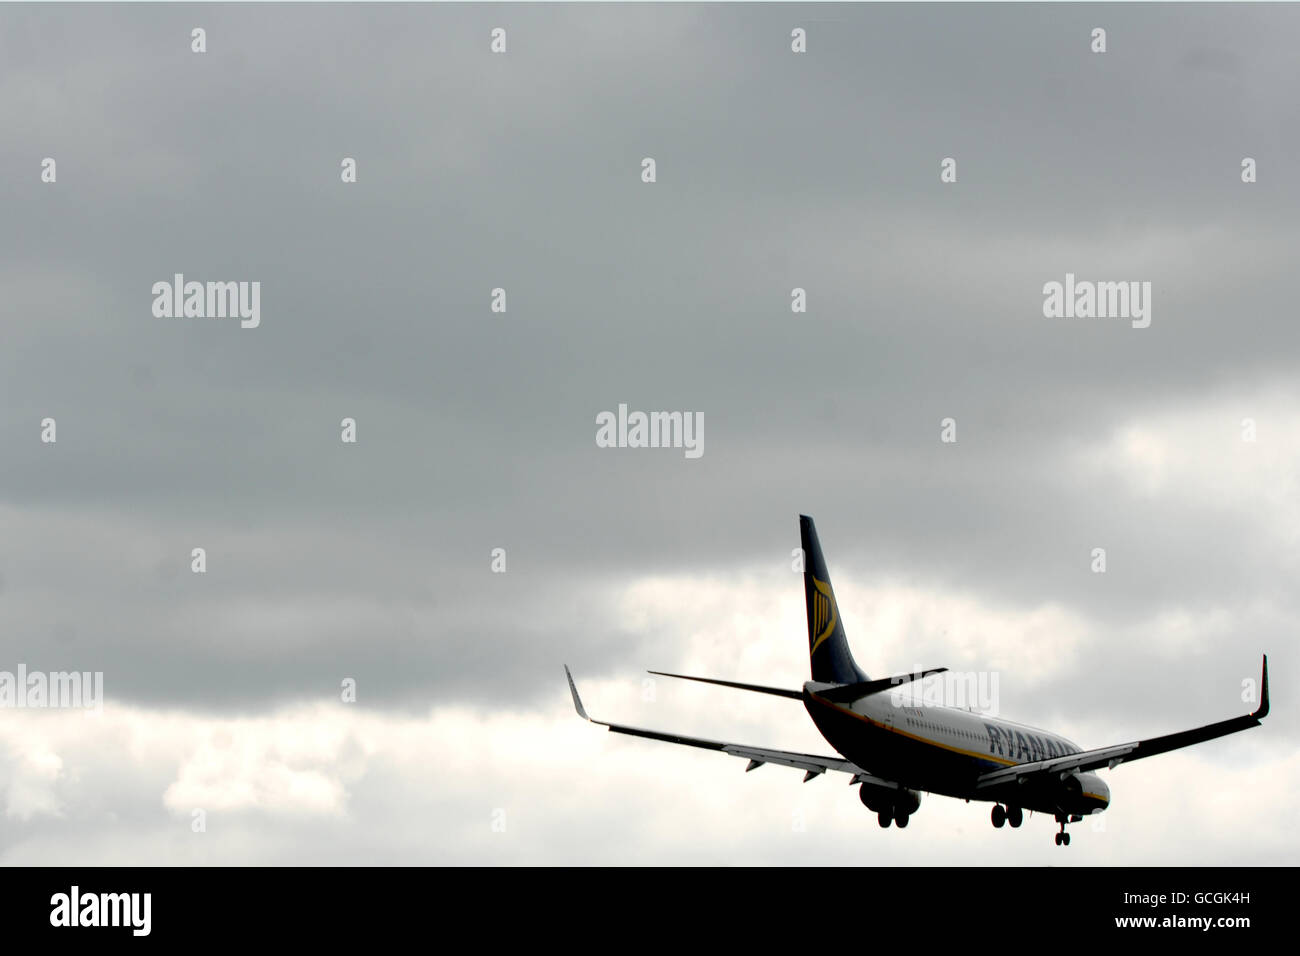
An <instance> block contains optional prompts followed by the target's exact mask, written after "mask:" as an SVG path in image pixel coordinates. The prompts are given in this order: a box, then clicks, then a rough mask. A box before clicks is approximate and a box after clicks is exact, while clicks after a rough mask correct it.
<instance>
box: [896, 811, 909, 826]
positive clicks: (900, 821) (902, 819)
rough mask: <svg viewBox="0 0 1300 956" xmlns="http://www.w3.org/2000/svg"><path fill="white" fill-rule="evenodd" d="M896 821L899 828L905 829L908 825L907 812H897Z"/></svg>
mask: <svg viewBox="0 0 1300 956" xmlns="http://www.w3.org/2000/svg"><path fill="white" fill-rule="evenodd" d="M894 823H895V824H897V826H898V829H900V830H901V829H903V827H905V826H907V814H906V813H895V814H894Z"/></svg>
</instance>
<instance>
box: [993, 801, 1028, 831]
mask: <svg viewBox="0 0 1300 956" xmlns="http://www.w3.org/2000/svg"><path fill="white" fill-rule="evenodd" d="M992 816H993V825H994V826H995V827H997V828H999V829H1001V828H1002V825H1003V824H1004V823H1010V824H1011V826H1012V827H1013V828H1015V827H1018V826H1020V824H1022V823H1024V822H1025V814H1024V811H1023V810H1021V809H1020V808H1019V807H1004V806H1002V804H1000V803H995V804H993V814H992Z"/></svg>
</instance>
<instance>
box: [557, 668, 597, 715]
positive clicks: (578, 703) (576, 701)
mask: <svg viewBox="0 0 1300 956" xmlns="http://www.w3.org/2000/svg"><path fill="white" fill-rule="evenodd" d="M564 676H565V677H567V678H569V693H571V694H573V706H574V709H575V710H577V712H578V716H579V717H581V718H582V719H583V720H591V718H590V717H588V716H587V711H586V710H585V709H584V708H583V706H582V698H581V697H579V696H578V687H577V685H576V684H574V683H573V675H572V674H570V673H569V665H568V664H565V665H564ZM591 722H592V723H593V724H594V723H595V721H594V720H592V721H591Z"/></svg>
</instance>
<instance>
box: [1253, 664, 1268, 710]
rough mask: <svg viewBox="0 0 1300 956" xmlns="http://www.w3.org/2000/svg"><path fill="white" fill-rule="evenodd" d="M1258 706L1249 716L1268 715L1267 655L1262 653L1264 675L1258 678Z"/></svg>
mask: <svg viewBox="0 0 1300 956" xmlns="http://www.w3.org/2000/svg"><path fill="white" fill-rule="evenodd" d="M1259 685H1260V691H1259V707H1257V708H1256V709H1255V712H1254V713H1253V714H1251V715H1250V716H1252V717H1254V718H1255V719H1256V720H1263V719H1264V718H1265V717H1267V716H1268V655H1267V654H1265V655H1264V676H1263V677H1261V678H1260V682H1259Z"/></svg>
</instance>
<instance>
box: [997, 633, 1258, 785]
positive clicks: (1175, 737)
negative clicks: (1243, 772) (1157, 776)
mask: <svg viewBox="0 0 1300 956" xmlns="http://www.w3.org/2000/svg"><path fill="white" fill-rule="evenodd" d="M1260 688H1261V690H1260V698H1259V707H1257V708H1256V709H1255V711H1254V713H1250V714H1246V715H1245V716H1242V717H1232V718H1229V719H1228V720H1221V721H1219V722H1218V723H1214V724H1206V725H1205V726H1204V727H1197V728H1195V729H1193V730H1182V731H1179V732H1178V733H1176V734H1165V735H1164V736H1163V737H1151V738H1149V739H1147V740H1138V741H1134V742H1133V743H1129V744H1117V745H1116V746H1114V747H1102V748H1100V749H1098V750H1085V751H1083V752H1082V753H1077V754H1067V755H1066V756H1064V757H1051V758H1049V759H1047V760H1035V761H1034V762H1032V763H1022V764H1016V765H1015V766H1014V767H1004V768H1003V769H1001V770H993V771H990V772H989V773H986V774H981V775H980V777H979V779H978V780H977V781H976V783H975V789H976V790H984V789H987V788H988V787H996V786H1000V785H1003V784H1007V783H1015V782H1019V781H1023V780H1027V779H1030V778H1033V777H1040V778H1042V777H1046V776H1049V775H1051V774H1061V775H1062V776H1063V775H1065V774H1067V773H1073V772H1074V771H1077V770H1098V769H1100V768H1102V767H1107V768H1109V767H1117V766H1119V765H1120V764H1122V763H1127V762H1128V761H1130V760H1141V759H1142V758H1143V757H1154V756H1155V755H1156V754H1163V753H1168V752H1169V751H1171V750H1178V749H1179V748H1181V747H1190V746H1191V745H1192V744H1199V743H1202V742H1204V741H1206V740H1213V739H1214V738H1215V737H1223V736H1225V735H1227V734H1235V733H1237V732H1238V731H1241V730H1248V729H1249V728H1251V727H1258V726H1259V725H1260V722H1261V721H1262V720H1263V719H1264V718H1265V717H1267V716H1268V655H1267V654H1265V655H1264V670H1263V677H1262V679H1261V681H1260Z"/></svg>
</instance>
